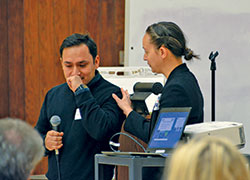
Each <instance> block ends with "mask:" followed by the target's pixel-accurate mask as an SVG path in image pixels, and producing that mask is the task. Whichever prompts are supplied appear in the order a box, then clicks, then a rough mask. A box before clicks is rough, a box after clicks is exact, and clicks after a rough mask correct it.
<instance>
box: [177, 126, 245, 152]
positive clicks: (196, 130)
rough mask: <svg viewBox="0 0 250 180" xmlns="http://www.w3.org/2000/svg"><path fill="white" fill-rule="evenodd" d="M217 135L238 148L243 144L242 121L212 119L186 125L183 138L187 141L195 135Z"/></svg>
mask: <svg viewBox="0 0 250 180" xmlns="http://www.w3.org/2000/svg"><path fill="white" fill-rule="evenodd" d="M204 136H219V137H225V138H227V139H228V140H230V141H231V142H232V143H233V144H234V145H236V146H237V147H238V148H239V149H240V148H243V147H244V146H245V143H246V140H245V134H244V128H243V124H242V123H238V122H228V121H213V122H204V123H198V124H192V125H187V126H186V127H185V130H184V134H183V138H182V139H183V140H184V141H186V142H188V141H189V140H190V139H192V138H195V137H204Z"/></svg>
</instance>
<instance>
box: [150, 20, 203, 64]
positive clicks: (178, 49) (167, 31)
mask: <svg viewBox="0 0 250 180" xmlns="http://www.w3.org/2000/svg"><path fill="white" fill-rule="evenodd" d="M146 33H147V34H148V35H149V36H150V37H151V43H153V44H154V45H155V46H156V48H157V49H159V48H160V47H161V46H165V47H166V48H168V49H169V50H170V51H171V52H172V53H173V54H174V55H175V56H176V57H182V56H184V59H186V60H187V61H188V60H191V59H192V58H197V59H199V56H198V55H196V54H194V52H193V51H192V50H191V49H189V48H187V47H186V39H185V37H184V34H183V32H182V30H181V29H180V28H179V26H177V25H176V24H175V23H173V22H159V23H154V24H152V25H150V26H149V27H148V28H147V29H146Z"/></svg>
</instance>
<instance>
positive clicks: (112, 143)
mask: <svg viewBox="0 0 250 180" xmlns="http://www.w3.org/2000/svg"><path fill="white" fill-rule="evenodd" d="M117 135H124V136H127V137H129V138H130V139H131V140H133V141H134V142H135V143H136V144H137V145H139V146H140V147H141V148H142V149H143V151H144V152H147V150H146V149H145V148H144V147H143V145H142V144H141V143H139V142H138V141H137V140H136V139H135V138H133V137H132V136H130V135H128V134H126V133H122V132H118V133H115V134H114V135H113V136H112V137H111V138H110V140H109V147H110V149H111V150H112V151H114V152H120V151H119V150H118V151H117V150H115V149H114V148H113V147H112V146H116V147H119V146H120V143H114V142H113V141H112V139H113V138H114V137H115V136H117Z"/></svg>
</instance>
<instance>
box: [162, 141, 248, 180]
mask: <svg viewBox="0 0 250 180" xmlns="http://www.w3.org/2000/svg"><path fill="white" fill-rule="evenodd" d="M164 177H165V179H168V180H249V179H250V174H249V169H248V164H247V160H246V158H245V157H244V156H243V155H242V154H241V153H240V152H239V150H238V149H237V148H236V147H235V146H234V145H233V144H232V143H231V142H230V141H228V140H227V139H225V138H218V137H210V136H209V137H205V138H200V139H197V138H196V139H193V140H191V141H190V142H189V143H187V144H184V145H181V146H179V147H178V148H177V149H176V150H175V151H174V153H173V155H172V158H171V160H170V164H169V162H168V161H166V168H165V171H164Z"/></svg>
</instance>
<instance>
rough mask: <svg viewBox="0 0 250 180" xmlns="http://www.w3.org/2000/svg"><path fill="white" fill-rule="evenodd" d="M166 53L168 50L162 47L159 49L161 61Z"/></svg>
mask: <svg viewBox="0 0 250 180" xmlns="http://www.w3.org/2000/svg"><path fill="white" fill-rule="evenodd" d="M168 51H169V50H168V49H167V48H166V47H164V46H161V47H160V48H159V53H160V55H161V57H162V59H165V58H166V57H167V56H168Z"/></svg>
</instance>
